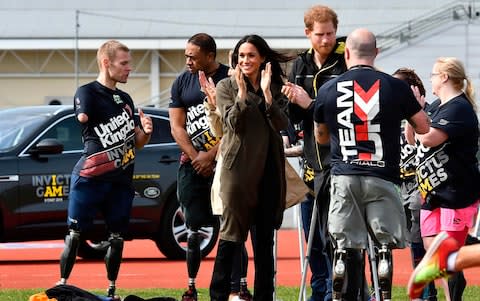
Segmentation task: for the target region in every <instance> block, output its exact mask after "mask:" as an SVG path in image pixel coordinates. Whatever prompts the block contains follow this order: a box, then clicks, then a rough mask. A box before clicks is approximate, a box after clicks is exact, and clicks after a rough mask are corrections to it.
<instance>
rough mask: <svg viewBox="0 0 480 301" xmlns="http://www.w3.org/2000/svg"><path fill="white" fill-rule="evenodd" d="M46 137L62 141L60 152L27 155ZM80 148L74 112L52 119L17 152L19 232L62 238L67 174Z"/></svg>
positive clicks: (68, 179)
mask: <svg viewBox="0 0 480 301" xmlns="http://www.w3.org/2000/svg"><path fill="white" fill-rule="evenodd" d="M46 138H50V139H52V138H53V139H56V140H58V141H59V142H61V143H62V144H63V146H64V150H63V152H62V153H60V154H42V155H39V156H38V157H36V156H33V155H30V154H28V151H29V149H31V148H32V147H34V146H35V145H36V144H37V143H38V142H40V141H42V140H43V139H46ZM82 150H83V144H82V141H81V130H80V125H79V123H78V122H77V121H76V120H75V118H74V115H73V114H69V115H66V116H62V117H60V118H58V119H55V120H52V121H51V122H50V123H49V125H48V126H47V127H46V128H45V129H44V130H43V131H42V132H41V133H40V134H39V135H38V136H37V137H35V139H33V140H32V141H31V143H30V144H29V145H28V146H27V148H26V149H24V151H22V152H21V153H20V155H19V157H18V167H19V187H20V189H19V206H18V211H19V212H18V213H19V216H20V224H21V227H20V229H19V231H22V232H25V233H26V232H27V231H30V233H34V234H33V235H35V236H41V238H42V239H55V238H60V237H63V235H64V234H65V231H66V219H67V216H66V212H67V207H68V192H69V185H70V174H71V172H72V169H73V167H74V165H75V163H76V162H77V160H78V158H79V157H80V155H81V153H82ZM35 230H39V231H35ZM42 230H43V231H42ZM32 231H33V232H32ZM26 235H27V234H26ZM36 238H37V239H38V238H39V237H36Z"/></svg>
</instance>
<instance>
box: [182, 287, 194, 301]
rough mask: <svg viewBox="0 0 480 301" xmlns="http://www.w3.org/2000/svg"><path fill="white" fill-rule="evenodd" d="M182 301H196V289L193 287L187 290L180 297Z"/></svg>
mask: <svg viewBox="0 0 480 301" xmlns="http://www.w3.org/2000/svg"><path fill="white" fill-rule="evenodd" d="M182 301H197V289H196V288H194V287H190V288H188V290H187V291H186V292H185V293H183V295H182Z"/></svg>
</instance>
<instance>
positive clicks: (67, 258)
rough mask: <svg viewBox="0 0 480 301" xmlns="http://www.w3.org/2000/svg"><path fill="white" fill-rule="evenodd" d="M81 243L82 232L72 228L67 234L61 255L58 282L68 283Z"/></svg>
mask: <svg viewBox="0 0 480 301" xmlns="http://www.w3.org/2000/svg"><path fill="white" fill-rule="evenodd" d="M79 244H80V232H78V231H74V230H70V232H69V234H68V235H67V236H65V247H64V249H63V252H62V255H61V256H60V281H59V282H58V284H66V283H67V279H68V277H70V273H71V272H72V269H73V265H74V264H75V259H76V257H77V250H78V246H79Z"/></svg>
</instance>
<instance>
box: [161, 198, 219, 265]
mask: <svg viewBox="0 0 480 301" xmlns="http://www.w3.org/2000/svg"><path fill="white" fill-rule="evenodd" d="M219 228H220V222H219V221H218V219H217V222H216V223H215V225H214V226H212V227H202V228H200V230H199V233H200V237H201V240H200V250H201V254H202V258H203V257H205V256H207V255H208V254H210V252H211V251H212V249H213V248H214V247H215V244H216V243H217V238H218V231H219ZM187 236H188V231H187V226H186V224H185V216H184V214H183V212H182V210H181V208H180V205H179V203H178V201H177V199H176V198H173V199H170V200H169V201H168V203H167V204H166V207H165V211H164V214H163V215H162V222H161V228H160V231H159V235H158V237H157V239H156V240H155V243H156V245H157V247H158V249H159V250H160V251H161V252H162V253H163V255H165V256H166V257H167V258H168V259H185V258H186V256H187Z"/></svg>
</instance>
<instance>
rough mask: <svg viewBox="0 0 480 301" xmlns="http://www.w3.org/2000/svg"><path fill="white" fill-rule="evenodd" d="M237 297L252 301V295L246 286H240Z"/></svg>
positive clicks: (244, 300)
mask: <svg viewBox="0 0 480 301" xmlns="http://www.w3.org/2000/svg"><path fill="white" fill-rule="evenodd" d="M238 298H239V299H240V300H242V301H252V300H253V296H252V294H251V293H250V291H249V290H248V288H241V289H240V292H239V293H238Z"/></svg>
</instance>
